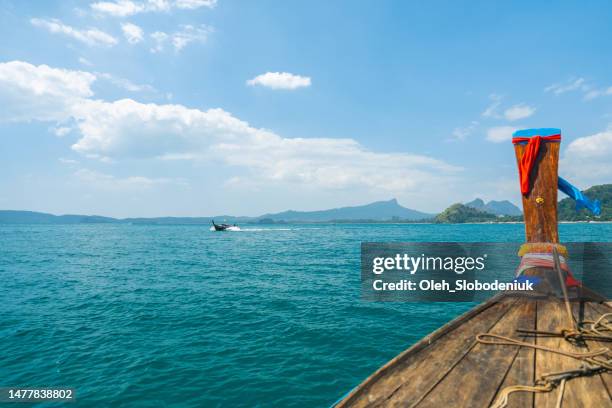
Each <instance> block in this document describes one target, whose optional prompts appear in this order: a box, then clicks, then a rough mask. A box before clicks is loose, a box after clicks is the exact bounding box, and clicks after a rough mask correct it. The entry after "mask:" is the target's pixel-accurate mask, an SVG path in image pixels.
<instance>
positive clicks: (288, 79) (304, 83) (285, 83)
mask: <svg viewBox="0 0 612 408" xmlns="http://www.w3.org/2000/svg"><path fill="white" fill-rule="evenodd" d="M246 83H247V85H249V86H256V85H261V86H265V87H266V88H271V89H289V90H293V89H297V88H305V87H309V86H310V84H311V81H310V78H309V77H304V76H300V75H294V74H290V73H288V72H266V73H265V74H261V75H257V76H256V77H255V78H253V79H249V80H248V81H247V82H246Z"/></svg>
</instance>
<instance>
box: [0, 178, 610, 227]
mask: <svg viewBox="0 0 612 408" xmlns="http://www.w3.org/2000/svg"><path fill="white" fill-rule="evenodd" d="M584 193H585V194H586V195H587V196H588V197H590V198H594V199H595V198H596V199H598V200H600V201H601V208H602V211H601V216H600V217H594V216H593V215H592V214H590V213H588V212H587V211H586V210H580V211H576V210H575V203H574V201H573V200H571V199H570V198H564V199H563V200H561V201H559V221H612V184H603V185H599V186H593V187H591V188H589V189H587V190H585V191H584ZM211 219H215V220H218V221H222V222H227V223H242V224H285V223H415V222H419V223H425V222H426V223H440V224H460V223H477V222H487V223H489V222H495V223H502V222H521V221H522V220H523V216H522V211H521V209H520V208H518V207H517V206H516V205H514V204H512V203H511V202H510V201H506V200H504V201H489V202H488V203H485V202H484V201H483V200H481V199H479V198H477V199H475V200H473V201H470V202H468V203H465V204H463V203H456V204H453V205H451V206H450V207H448V208H447V209H445V210H444V211H442V212H441V213H439V214H433V213H425V212H421V211H417V210H413V209H410V208H406V207H403V206H402V205H400V204H399V203H398V202H397V200H396V199H392V200H388V201H377V202H374V203H370V204H366V205H361V206H353V207H341V208H333V209H329V210H319V211H293V210H289V211H283V212H279V213H269V214H263V215H261V216H259V217H237V216H231V215H217V216H211V217H157V218H121V219H118V218H111V217H103V216H98V215H73V214H68V215H53V214H47V213H41V212H34V211H15V210H0V224H101V223H107V224H111V223H112V224H157V225H172V224H177V225H178V224H196V225H202V224H210V220H211Z"/></svg>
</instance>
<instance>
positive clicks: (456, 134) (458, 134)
mask: <svg viewBox="0 0 612 408" xmlns="http://www.w3.org/2000/svg"><path fill="white" fill-rule="evenodd" d="M479 124H480V123H478V122H477V121H475V120H473V121H472V122H471V123H470V124H469V125H468V126H466V127H456V128H455V129H453V132H452V138H453V139H454V140H465V139H466V138H467V137H468V136H470V135H471V134H472V132H474V130H475V129H476V128H477V127H478V125H479Z"/></svg>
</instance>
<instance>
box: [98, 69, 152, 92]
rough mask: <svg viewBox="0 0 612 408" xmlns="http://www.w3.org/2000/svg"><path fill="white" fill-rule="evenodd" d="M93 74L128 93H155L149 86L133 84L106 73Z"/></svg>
mask: <svg viewBox="0 0 612 408" xmlns="http://www.w3.org/2000/svg"><path fill="white" fill-rule="evenodd" d="M95 74H96V77H97V78H100V79H105V80H107V81H108V82H110V83H111V84H113V85H115V86H116V87H119V88H121V89H125V90H126V91H130V92H156V91H157V90H156V89H155V88H154V87H152V86H151V85H147V84H142V85H141V84H135V83H134V82H132V81H130V80H129V79H125V78H119V77H116V76H114V75H111V74H109V73H106V72H96V73H95Z"/></svg>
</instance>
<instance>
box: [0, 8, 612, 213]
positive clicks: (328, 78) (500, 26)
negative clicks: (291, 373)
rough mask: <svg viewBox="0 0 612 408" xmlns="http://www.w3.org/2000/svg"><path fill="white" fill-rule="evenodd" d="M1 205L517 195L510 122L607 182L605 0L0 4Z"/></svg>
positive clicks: (572, 168)
mask: <svg viewBox="0 0 612 408" xmlns="http://www.w3.org/2000/svg"><path fill="white" fill-rule="evenodd" d="M0 18H1V20H2V24H0V104H1V105H2V107H3V108H2V109H0V209H15V210H33V211H44V212H51V213H54V214H67V213H73V214H74V213H77V214H99V215H107V216H115V217H130V216H143V217H151V216H208V215H217V214H232V215H251V216H254V215H260V214H263V213H266V212H276V211H282V210H287V209H294V210H315V209H325V208H332V207H339V206H348V205H360V204H365V203H369V202H372V201H377V200H388V199H391V198H397V199H398V200H399V202H400V204H402V205H404V206H406V207H409V208H413V209H417V210H421V211H425V212H435V211H440V210H442V209H444V208H445V207H447V206H448V205H450V204H452V203H454V202H465V201H468V200H472V199H474V198H476V197H480V198H483V199H485V200H491V199H496V200H502V199H509V200H511V201H513V202H514V203H516V204H518V203H519V202H520V194H519V185H518V176H517V170H516V162H515V158H514V153H513V148H512V144H511V143H510V138H511V134H512V132H513V131H514V130H516V129H522V128H531V127H557V128H561V129H562V134H563V142H562V148H561V159H560V170H559V172H560V175H561V176H563V177H565V178H566V179H568V180H569V181H571V182H572V183H573V184H575V185H577V186H578V187H580V188H587V187H589V186H591V185H595V184H602V183H610V182H612V160H610V158H611V157H612V69H611V68H612V42H611V41H610V39H611V38H612V25H611V24H609V22H610V21H612V5H610V3H609V2H606V1H599V2H597V1H594V2H588V3H584V4H580V3H578V2H569V1H568V2H555V3H554V4H552V3H548V4H544V2H541V3H540V4H534V2H520V1H517V2H490V1H488V2H486V1H483V2H477V1H471V2H457V1H445V2H443V1H430V2H406V1H391V0H384V1H379V2H371V1H360V0H352V1H340V0H338V1H333V2H330V1H314V0H311V1H274V0H270V1H267V0H260V1H256V2H255V1H246V0H241V1H234V0H108V1H101V0H90V1H70V0H68V1H45V2H23V1H9V0H0Z"/></svg>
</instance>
